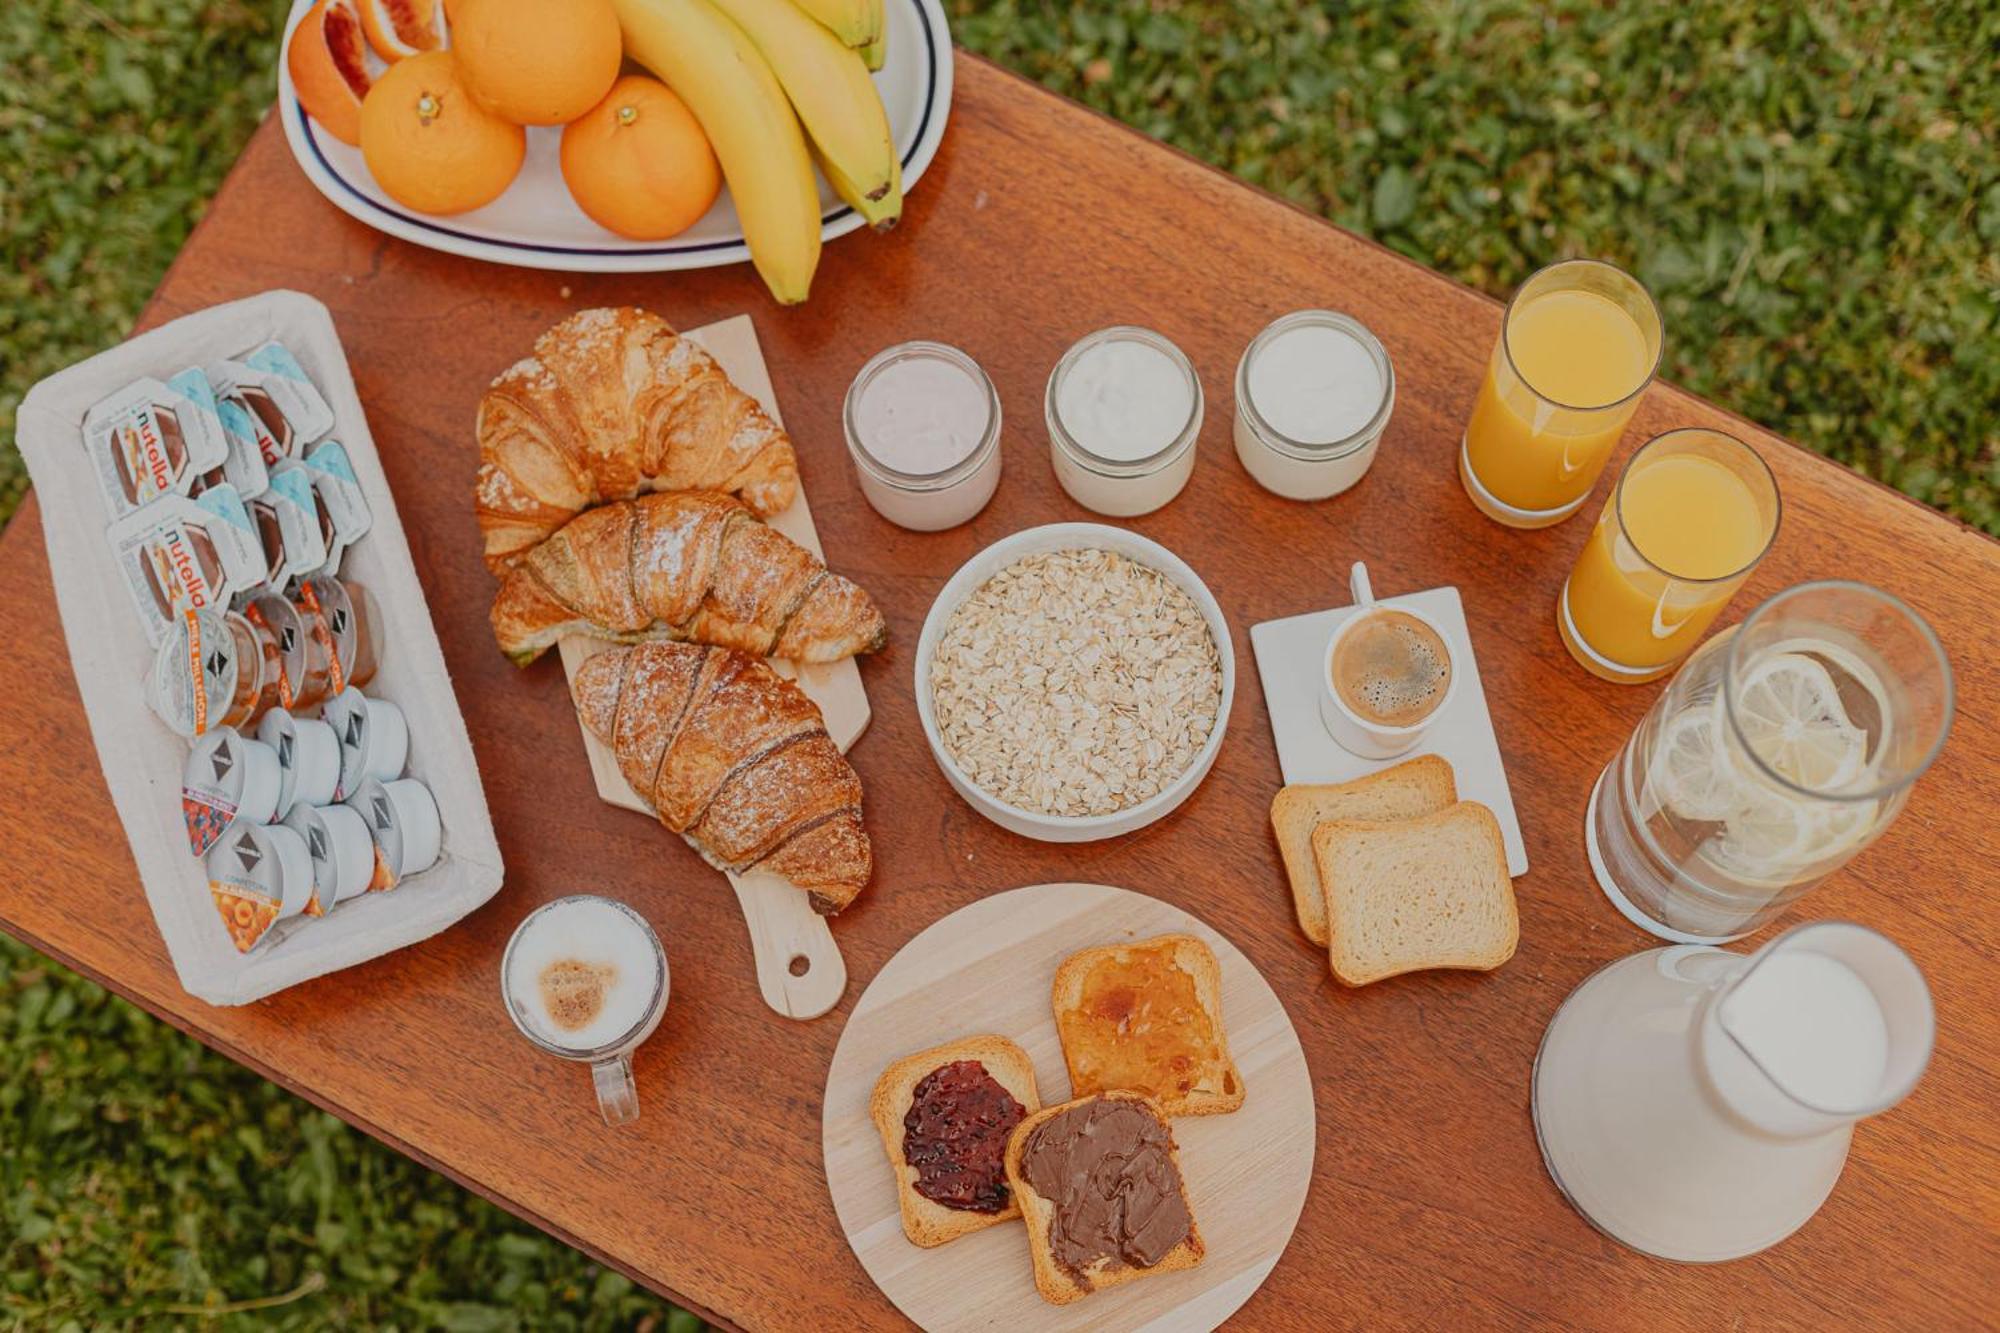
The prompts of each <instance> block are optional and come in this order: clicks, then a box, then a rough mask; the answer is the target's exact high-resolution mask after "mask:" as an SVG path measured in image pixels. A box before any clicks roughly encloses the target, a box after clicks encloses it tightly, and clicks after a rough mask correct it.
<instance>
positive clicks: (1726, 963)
mask: <svg viewBox="0 0 2000 1333" xmlns="http://www.w3.org/2000/svg"><path fill="white" fill-rule="evenodd" d="M1749 961H1750V960H1749V959H1748V958H1746V957H1744V956H1743V955H1742V954H1740V953H1731V952H1729V950H1727V949H1718V948H1716V947H1715V946H1714V945H1712V944H1676V945H1675V946H1673V947H1672V948H1670V949H1662V950H1661V951H1660V971H1662V972H1664V973H1665V974H1666V975H1667V976H1669V977H1671V978H1672V979H1673V980H1675V981H1684V982H1686V983H1687V984H1688V985H1690V986H1714V985H1718V984H1720V983H1721V982H1724V981H1727V980H1729V979H1730V978H1731V977H1733V976H1735V975H1736V974H1737V973H1738V972H1741V971H1742V970H1743V968H1744V965H1745V964H1747V963H1748V962H1749Z"/></svg>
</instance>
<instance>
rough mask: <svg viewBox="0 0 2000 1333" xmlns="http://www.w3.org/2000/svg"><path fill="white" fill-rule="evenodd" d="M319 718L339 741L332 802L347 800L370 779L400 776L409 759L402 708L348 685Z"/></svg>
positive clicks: (390, 779)
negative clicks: (337, 773)
mask: <svg viewBox="0 0 2000 1333" xmlns="http://www.w3.org/2000/svg"><path fill="white" fill-rule="evenodd" d="M320 717H321V718H322V719H323V720H324V721H325V722H326V724H327V725H328V726H329V727H332V728H333V735H334V739H335V740H337V741H339V742H340V783H339V786H338V787H336V788H335V790H334V799H335V800H339V801H344V800H347V799H348V798H349V797H351V796H352V795H353V794H354V793H356V792H358V791H360V790H361V786H362V784H363V783H364V782H366V781H368V780H369V779H370V778H373V779H375V780H376V781H377V782H390V781H393V780H394V779H396V778H399V777H401V776H403V764H404V763H405V762H406V761H407V760H408V759H409V757H410V725H409V723H408V722H407V721H406V720H405V719H404V717H403V710H402V709H400V708H398V707H396V705H394V704H392V703H390V702H389V701H388V700H387V699H371V698H369V697H368V696H367V695H365V694H363V693H362V692H361V691H360V690H357V689H354V688H352V687H351V686H350V687H349V688H347V689H345V690H342V691H341V692H340V693H339V694H336V695H334V696H333V698H331V699H329V700H327V704H326V707H325V708H324V709H322V710H320Z"/></svg>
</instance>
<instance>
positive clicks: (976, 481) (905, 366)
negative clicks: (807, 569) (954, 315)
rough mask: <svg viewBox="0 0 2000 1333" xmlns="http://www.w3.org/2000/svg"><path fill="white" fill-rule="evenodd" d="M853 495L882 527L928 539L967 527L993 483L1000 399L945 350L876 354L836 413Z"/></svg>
mask: <svg viewBox="0 0 2000 1333" xmlns="http://www.w3.org/2000/svg"><path fill="white" fill-rule="evenodd" d="M841 416H842V420H843V423H844V424H845V426H846V430H847V452H848V454H849V456H850V457H852V458H853V459H854V471H855V474H856V476H858V477H859V478H860V480H861V493H862V494H863V495H865V496H867V497H868V503H869V504H871V505H873V506H874V507H875V512H876V513H878V514H880V515H881V516H882V517H883V518H886V519H888V520H889V521H890V522H891V523H894V524H897V525H899V526H901V527H905V528H911V529H914V530H916V531H918V532H936V531H938V530H939V529H941V528H954V527H957V526H958V525H959V524H961V523H964V522H967V521H969V520H970V519H971V518H972V516H973V515H975V514H977V513H978V512H979V511H980V510H982V509H984V508H985V507H986V502H987V501H988V500H991V499H992V498H993V490H994V488H995V487H996V486H998V485H999V484H1000V395H999V394H997V393H995V392H994V391H993V382H992V381H991V380H989V379H988V378H986V372H985V371H983V370H981V369H980V368H979V363H978V362H977V361H974V360H973V359H972V358H971V357H969V356H967V355H966V354H965V353H964V352H961V351H959V350H958V349H957V348H956V347H951V346H948V345H946V344H944V343H934V342H907V343H898V344H897V345H896V346H894V347H889V348H885V349H884V350H882V351H880V352H878V353H876V354H875V356H874V358H873V359H872V360H870V361H869V362H868V364H867V365H865V366H863V367H862V368H861V373H860V374H858V375H856V376H855V377H854V383H852V384H850V385H849V386H848V388H847V402H846V404H845V406H844V407H843V408H842V409H841Z"/></svg>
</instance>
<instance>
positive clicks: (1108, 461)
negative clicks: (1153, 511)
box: [1042, 324, 1208, 480]
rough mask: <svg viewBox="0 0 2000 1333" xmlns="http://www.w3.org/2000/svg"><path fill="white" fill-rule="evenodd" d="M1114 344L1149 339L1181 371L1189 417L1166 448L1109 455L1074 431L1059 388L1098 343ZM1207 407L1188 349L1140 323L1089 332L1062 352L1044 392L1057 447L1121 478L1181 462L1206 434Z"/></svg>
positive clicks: (1089, 468) (1093, 468)
mask: <svg viewBox="0 0 2000 1333" xmlns="http://www.w3.org/2000/svg"><path fill="white" fill-rule="evenodd" d="M1112 342H1136V343H1143V344H1145V345H1146V346H1148V347H1151V348H1152V349H1153V350H1154V351H1157V352H1161V353H1164V354H1165V356H1166V358H1167V359H1168V360H1169V361H1171V362H1173V363H1174V366H1175V367H1176V368H1177V369H1178V370H1179V371H1180V372H1181V375H1182V377H1183V378H1184V379H1185V380H1186V381H1187V385H1188V389H1189V391H1190V394H1189V397H1190V401H1189V404H1188V416H1187V420H1186V421H1185V422H1183V423H1182V424H1181V428H1180V430H1179V432H1178V433H1176V434H1175V436H1174V437H1173V439H1171V440H1169V441H1168V442H1167V443H1166V444H1165V445H1164V446H1163V447H1161V448H1159V449H1157V450H1155V451H1154V452H1152V453H1150V454H1146V455H1143V456H1142V457H1139V458H1107V457H1105V456H1104V455H1103V454H1100V453H1098V452H1096V451H1095V450H1093V449H1091V448H1089V447H1088V446H1087V445H1085V444H1084V443H1083V442H1082V441H1081V440H1079V439H1077V438H1076V436H1075V435H1074V434H1073V433H1072V432H1071V431H1070V429H1069V427H1068V425H1066V424H1065V423H1064V421H1063V419H1062V413H1061V411H1060V410H1059V409H1058V408H1057V406H1056V394H1057V391H1058V390H1059V389H1060V387H1061V385H1062V383H1063V380H1064V379H1065V378H1066V377H1067V376H1068V374H1069V372H1070V371H1071V370H1072V369H1073V368H1074V367H1075V365H1076V363H1077V361H1078V360H1080V359H1081V358H1082V356H1083V354H1084V353H1085V352H1088V351H1090V350H1091V349H1092V348H1094V347H1100V346H1103V345H1104V344H1105V343H1112ZM1207 408H1208V403H1207V397H1206V395H1205V394H1204V393H1203V392H1202V387H1201V376H1199V375H1197V374H1195V370H1194V363H1193V362H1191V361H1189V360H1188V358H1187V353H1185V352H1183V351H1181V349H1180V347H1179V346H1178V345H1177V344H1176V343H1175V342H1174V340H1173V339H1171V338H1169V337H1167V336H1166V335H1165V334H1164V333H1160V332H1157V331H1156V330H1153V329H1149V328H1146V327H1144V326H1143V325H1139V324H1112V325H1110V326H1108V327H1106V328H1102V329H1098V330H1097V331H1096V332H1094V333H1086V334H1085V335H1084V336H1083V337H1081V338H1078V339H1077V340H1076V341H1075V342H1073V343H1071V344H1070V346H1069V350H1068V351H1066V352H1064V353H1063V354H1062V359H1061V360H1059V361H1057V362H1056V364H1055V369H1053V370H1051V371H1050V372H1049V382H1048V387H1047V388H1046V389H1045V390H1044V391H1043V394H1042V416H1043V419H1044V421H1045V422H1046V423H1047V425H1048V430H1049V439H1050V440H1051V441H1052V442H1054V444H1055V446H1056V447H1057V448H1058V449H1060V450H1062V452H1063V453H1064V454H1065V455H1067V456H1068V458H1069V460H1070V462H1072V463H1074V464H1075V465H1076V466H1077V467H1080V468H1082V469H1083V470H1084V471H1086V472H1091V473H1095V474H1096V475H1098V476H1100V477H1110V478H1115V479H1118V480H1124V479H1127V478H1131V477H1146V476H1151V475H1152V474H1153V473H1156V472H1161V471H1164V470H1165V469H1166V468H1168V467H1169V466H1171V465H1172V464H1174V463H1175V462H1178V461H1179V460H1180V458H1181V457H1182V455H1184V454H1186V453H1187V451H1188V450H1189V449H1191V448H1193V447H1194V444H1195V441H1196V440H1197V439H1199V438H1200V436H1201V423H1202V418H1203V417H1204V415H1206V413H1207Z"/></svg>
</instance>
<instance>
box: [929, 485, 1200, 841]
mask: <svg viewBox="0 0 2000 1333" xmlns="http://www.w3.org/2000/svg"><path fill="white" fill-rule="evenodd" d="M916 658H917V663H916V694H917V715H918V717H919V718H921V719H922V721H923V724H924V736H925V738H926V739H927V740H929V742H930V746H931V753H932V754H933V755H935V756H936V757H937V762H938V767H939V768H941V769H943V770H944V775H945V778H946V780H947V781H949V782H950V783H951V785H952V788H953V789H954V790H955V791H957V792H958V794H959V795H960V796H962V797H964V798H965V800H966V803H967V804H969V805H970V806H972V808H973V809H975V810H977V811H979V813H981V814H982V815H985V816H986V817H987V818H988V819H991V820H992V821H993V822H994V823H996V824H999V825H1000V826H1001V827H1003V828H1006V829H1010V830H1012V831H1013V832H1015V833H1019V834H1021V835H1022V836H1023V837H1029V838H1039V839H1041V840H1042V841H1044V842H1089V841H1093V840H1095V839H1098V838H1112V837H1116V836H1118V835H1119V834H1121V833H1130V832H1132V831H1133V830H1134V829H1140V828H1144V827H1145V826H1146V825H1148V824H1150V823H1152V822H1153V821H1154V820H1156V819H1159V818H1161V817H1162V816H1164V815H1166V814H1168V813H1169V812H1171V811H1172V810H1173V809H1174V808H1175V807H1176V806H1178V805H1180V803H1181V802H1182V801H1185V800H1186V799H1187V798H1188V795H1189V793H1191V792H1192V791H1193V790H1194V789H1195V788H1196V787H1197V786H1198V785H1200V783H1201V780H1202V779H1203V778H1204V777H1206V776H1207V774H1208V770H1209V768H1210V767H1211V766H1212V765H1213V764H1214V763H1215V756H1216V754H1217V752H1218V751H1220V750H1221V748H1222V734H1223V731H1224V729H1225V727H1226V726H1227V724H1228V721H1229V709H1230V705H1231V704H1232V703H1233V702H1234V701H1235V698H1236V652H1235V646H1234V644H1233V643H1232V642H1231V640H1230V637H1229V625H1228V622H1226V621H1225V620H1224V619H1223V617H1222V608H1221V607H1220V606H1219V605H1217V604H1216V600H1215V597H1214V595H1213V594H1211V593H1210V592H1209V590H1208V587H1207V585H1205V584H1204V583H1203V582H1202V581H1201V579H1200V577H1199V576H1197V575H1196V574H1195V572H1194V571H1193V570H1192V569H1190V568H1188V566H1187V564H1186V562H1184V561H1183V560H1181V558H1180V557H1179V556H1177V555H1175V554H1174V553H1173V552H1172V551H1169V550H1168V549H1167V548H1166V547H1164V546H1161V545H1160V544H1159V543H1158V542H1154V541H1149V540H1147V539H1146V538H1144V537H1141V536H1139V535H1138V534H1137V533H1134V532H1127V531H1126V530H1124V529H1123V528H1114V527H1108V526H1105V525H1103V524H1098V523H1053V524H1050V525H1048V526H1046V527H1039V528H1029V529H1027V530H1026V531H1024V532H1017V533H1015V534H1014V535H1013V536H1011V537H1006V538H1003V539H1001V540H1000V541H998V542H995V543H994V544H993V545H991V546H989V547H987V548H986V549H985V550H984V551H981V552H980V553H979V554H978V555H976V556H974V557H973V558H972V559H970V560H968V561H967V562H966V563H965V564H964V565H963V566H962V567H961V568H960V569H959V571H958V572H957V573H956V574H954V575H952V578H951V581H950V582H949V583H947V584H945V585H944V589H943V591H941V592H939V593H938V596H937V601H936V602H934V603H933V604H932V605H931V610H930V614H929V615H928V616H926V617H925V618H924V628H923V633H922V635H921V636H920V637H919V638H918V640H917V653H916Z"/></svg>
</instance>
